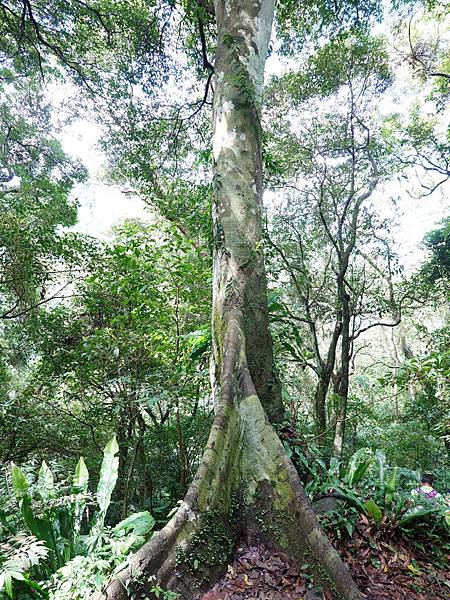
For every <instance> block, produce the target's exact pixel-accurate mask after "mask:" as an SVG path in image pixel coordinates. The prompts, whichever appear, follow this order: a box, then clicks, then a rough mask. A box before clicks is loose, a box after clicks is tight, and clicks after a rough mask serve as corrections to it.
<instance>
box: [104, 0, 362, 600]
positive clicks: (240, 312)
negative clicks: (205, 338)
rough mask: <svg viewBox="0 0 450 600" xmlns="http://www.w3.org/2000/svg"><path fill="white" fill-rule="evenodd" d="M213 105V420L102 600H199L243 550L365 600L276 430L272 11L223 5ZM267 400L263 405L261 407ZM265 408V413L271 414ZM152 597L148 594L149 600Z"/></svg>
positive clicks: (264, 1)
mask: <svg viewBox="0 0 450 600" xmlns="http://www.w3.org/2000/svg"><path fill="white" fill-rule="evenodd" d="M215 9H216V20H217V28H218V45H217V54H216V62H215V76H216V81H215V98H214V148H213V154H214V170H215V173H214V178H215V207H214V224H215V225H214V226H215V243H216V244H215V257H214V298H213V315H212V319H213V331H214V344H213V351H214V359H215V361H214V374H213V375H214V377H213V380H214V383H215V395H216V413H215V418H214V422H213V425H212V429H211V433H210V436H209V440H208V443H207V446H206V449H205V452H204V455H203V459H202V462H201V464H200V466H199V469H198V471H197V474H196V476H195V477H194V480H193V482H192V484H191V486H190V487H189V490H188V492H187V494H186V496H185V498H184V501H183V502H182V504H181V506H180V508H179V510H178V511H177V513H176V514H175V516H174V517H173V518H172V520H171V521H170V522H169V523H168V524H167V525H166V526H165V527H164V528H163V529H162V530H161V531H160V532H159V533H158V534H157V535H155V536H154V537H153V538H152V539H151V540H150V542H148V543H147V544H146V545H144V546H143V547H142V548H141V549H140V550H139V551H138V552H137V553H136V554H135V555H134V557H133V559H132V562H131V565H130V566H129V567H128V568H126V569H124V570H123V571H121V572H120V573H119V574H118V575H117V576H116V578H115V579H114V580H113V581H111V583H110V584H109V586H108V587H107V589H106V590H105V592H104V595H103V598H104V599H108V600H124V599H125V598H127V597H128V594H129V591H127V590H131V593H132V594H133V597H134V598H144V597H146V598H148V597H152V595H151V593H150V589H151V587H152V584H153V581H154V580H153V579H152V577H156V579H157V581H158V582H159V584H160V585H162V586H163V587H165V588H168V589H171V590H174V591H176V592H178V593H179V595H180V597H181V598H182V599H183V600H197V599H198V598H200V596H201V594H202V592H203V591H204V590H205V589H207V588H208V587H209V585H210V584H211V583H212V582H214V581H215V580H216V579H217V578H218V577H219V576H220V575H221V574H222V573H223V572H224V571H225V569H226V565H227V563H228V561H229V560H230V559H231V557H232V555H233V553H234V550H235V546H236V543H237V540H238V539H239V538H245V539H246V540H247V541H249V542H252V541H256V540H258V541H262V542H263V543H266V544H269V545H271V546H273V547H276V548H279V549H283V550H284V551H285V552H287V553H288V554H289V555H290V556H291V558H292V559H293V560H294V561H295V562H296V563H297V564H298V565H299V566H301V565H302V564H303V561H305V560H307V561H308V562H311V563H313V564H315V565H316V566H317V574H318V577H319V578H320V574H323V578H325V579H328V580H329V581H331V584H332V586H333V589H335V590H336V591H337V593H338V594H339V595H340V597H342V598H344V599H346V600H359V599H360V598H362V595H361V594H360V592H359V591H358V590H357V588H356V586H355V584H354V582H353V581H352V579H351V577H350V575H349V573H348V571H347V569H346V567H345V566H344V565H343V563H342V562H341V560H340V558H339V556H338V554H337V553H336V551H335V550H334V549H333V547H332V546H331V544H330V543H329V541H328V540H327V538H326V537H325V536H324V534H323V533H322V531H321V529H320V527H319V525H318V522H317V520H316V517H315V515H314V513H313V512H312V510H311V508H310V507H309V504H308V501H307V499H306V496H305V494H304V492H303V489H302V487H301V484H300V480H299V478H298V475H297V472H296V470H295V468H294V466H293V465H292V463H291V461H290V460H289V458H288V457H287V455H286V453H285V452H284V448H283V446H282V444H281V442H280V440H279V438H278V436H277V434H276V433H275V430H274V429H273V427H272V425H271V424H270V422H269V420H268V418H267V416H266V415H267V414H269V415H270V417H271V418H272V419H273V420H277V419H278V418H280V417H281V416H282V414H283V407H282V404H281V399H280V394H279V384H278V383H277V381H276V378H275V377H274V374H273V368H272V342H271V339H270V334H269V331H268V319H267V297H266V276H265V270H264V261H263V255H262V248H261V210H262V204H261V203H262V183H261V181H262V178H261V144H260V140H261V135H260V119H259V106H260V100H261V89H262V80H263V70H264V64H265V60H266V56H267V51H268V44H269V39H270V32H271V27H272V18H273V10H274V1H273V0H245V1H242V0H241V1H239V2H238V1H237V0H216V2H215ZM258 394H260V395H261V400H262V402H261V401H260V398H259V396H258ZM262 403H263V404H264V407H265V408H266V411H267V412H265V410H264V408H263V406H262ZM146 594H147V595H146Z"/></svg>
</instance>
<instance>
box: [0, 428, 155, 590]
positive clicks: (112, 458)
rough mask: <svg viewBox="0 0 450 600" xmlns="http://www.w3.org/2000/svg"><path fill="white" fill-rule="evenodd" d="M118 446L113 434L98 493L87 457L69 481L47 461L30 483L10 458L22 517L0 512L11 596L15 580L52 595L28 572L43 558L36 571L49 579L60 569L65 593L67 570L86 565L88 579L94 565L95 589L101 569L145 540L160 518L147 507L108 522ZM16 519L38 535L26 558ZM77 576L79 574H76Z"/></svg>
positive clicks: (1, 579)
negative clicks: (59, 481) (18, 553)
mask: <svg viewBox="0 0 450 600" xmlns="http://www.w3.org/2000/svg"><path fill="white" fill-rule="evenodd" d="M118 451H119V447H118V444H117V441H116V438H115V436H114V437H113V438H112V439H111V440H110V441H109V442H108V444H107V445H106V447H105V449H104V452H103V461H102V465H101V468H100V476H99V481H98V485H97V490H96V494H94V495H93V494H90V493H89V492H88V482H89V472H88V469H87V467H86V465H85V462H84V460H83V458H82V457H81V458H80V460H79V461H78V464H77V466H76V468H75V472H74V475H73V478H72V482H71V485H70V486H61V485H56V484H55V481H54V476H53V473H52V471H51V469H50V468H49V467H48V465H47V464H46V463H45V461H44V462H43V463H42V465H41V467H40V469H39V472H38V476H37V479H36V481H35V482H34V483H30V481H29V480H28V477H27V475H26V474H25V472H24V471H23V470H22V469H21V468H20V467H18V466H17V465H15V464H14V463H12V464H11V472H10V477H11V484H12V489H13V492H14V495H15V498H16V504H15V506H16V507H17V512H18V514H19V515H20V518H19V519H17V514H16V515H8V514H7V513H6V512H5V511H3V512H2V515H1V517H2V523H3V529H4V530H5V531H6V532H7V533H8V534H9V539H7V547H8V548H9V549H10V550H9V554H8V553H7V554H5V556H6V559H5V560H4V561H3V562H2V563H0V564H1V568H2V569H3V570H0V583H1V586H0V592H1V590H2V587H3V589H4V591H5V593H6V594H7V595H8V596H9V597H10V598H12V597H13V591H14V590H13V582H14V588H15V587H16V585H20V587H21V588H23V587H24V585H25V584H26V586H28V588H29V589H34V592H35V596H36V593H40V594H41V595H44V597H48V592H46V591H45V590H43V588H42V587H41V586H40V585H38V584H35V583H33V582H32V581H31V580H30V579H29V578H28V577H27V575H26V574H24V573H25V571H26V570H27V568H28V567H29V566H33V565H34V566H37V565H38V563H39V569H38V570H36V574H37V577H38V578H40V579H41V580H45V579H48V578H49V577H50V576H51V574H52V573H55V572H58V575H57V576H56V577H55V579H54V581H55V582H58V584H56V583H55V586H56V588H58V589H59V587H58V586H62V587H61V589H60V592H61V594H62V593H63V591H64V590H65V589H66V588H67V587H68V583H67V577H66V576H67V573H69V572H70V573H72V572H73V574H76V573H78V571H77V569H78V568H80V569H81V571H80V581H81V580H82V579H83V575H82V572H83V571H84V572H85V574H86V573H87V572H90V569H91V570H92V573H95V577H94V576H93V580H92V581H90V582H89V585H91V586H93V588H92V589H94V588H95V589H96V587H97V584H98V585H100V583H99V582H100V581H102V580H103V579H102V573H104V574H105V576H106V574H108V573H110V572H111V570H112V569H113V568H114V566H117V564H118V563H119V562H122V561H123V560H124V559H125V558H126V556H127V555H128V554H129V553H130V552H131V551H132V550H135V549H136V548H138V547H139V546H141V545H142V544H143V543H144V542H145V540H146V537H147V536H148V534H149V532H150V531H151V530H152V529H153V526H154V523H155V521H154V519H153V517H152V516H151V515H150V513H148V512H146V511H144V512H140V513H136V514H132V515H130V516H129V517H128V518H126V519H124V520H123V521H122V522H120V523H119V524H118V525H116V526H115V527H114V528H113V529H111V528H109V527H106V526H105V518H106V514H107V511H108V508H109V506H110V504H111V496H112V493H113V491H114V488H115V486H116V483H117V477H118V469H119V459H118V456H117V453H118ZM94 502H95V504H96V505H97V510H96V511H95V512H94V514H92V513H90V515H88V511H87V510H86V509H87V506H88V504H94ZM12 506H14V505H12ZM88 516H89V518H88ZM12 517H16V519H15V520H14V518H12ZM17 520H18V521H19V523H20V526H21V527H26V528H27V529H28V530H29V532H30V533H31V534H32V536H33V537H26V538H23V539H25V541H26V542H27V543H28V548H29V553H28V554H29V558H28V559H27V558H26V556H27V554H26V552H22V554H23V555H24V559H23V560H22V562H20V561H19V562H18V561H17V558H16V557H15V555H14V553H13V550H14V548H15V544H16V545H17V541H14V540H17V539H22V538H16V537H12V536H13V534H14V533H15V531H14V528H15V526H14V525H13V523H14V522H17ZM82 530H84V531H85V532H86V533H84V534H83V533H82ZM7 537H8V536H7ZM29 540H31V541H32V543H33V544H34V546H33V545H32V544H31V542H28V541H29ZM24 543H25V542H24ZM30 544H31V546H30ZM27 561H28V562H27ZM72 561H73V562H72ZM16 567H17V568H16ZM66 567H67V568H66ZM75 580H77V577H75V579H73V578H72V579H71V581H75ZM19 582H20V583H19ZM86 582H87V579H86ZM77 585H78V584H77ZM80 585H81V583H80ZM86 585H88V583H86ZM33 586H34V587H33ZM36 586H37V587H36ZM69 587H70V586H69ZM80 589H82V586H81V588H80ZM89 589H91V588H89ZM51 590H52V588H51V586H50V593H53V592H52V591H51ZM91 591H92V590H91ZM58 593H59V592H58ZM64 593H65V592H64ZM70 593H71V594H72V596H67V598H69V597H71V598H72V597H73V598H75V596H74V595H73V594H74V593H75V592H74V591H73V590H72V591H71V592H70ZM56 597H58V598H59V597H61V598H63V597H64V596H61V595H59V596H55V598H56ZM80 597H81V596H80Z"/></svg>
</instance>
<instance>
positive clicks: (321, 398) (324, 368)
mask: <svg viewBox="0 0 450 600" xmlns="http://www.w3.org/2000/svg"><path fill="white" fill-rule="evenodd" d="M341 330H342V322H341V318H340V313H339V315H338V319H337V321H336V325H335V327H334V331H333V335H332V337H331V340H330V344H329V346H328V352H327V358H326V361H325V363H323V364H321V365H320V369H319V381H318V382H317V387H316V391H315V394H314V409H315V416H316V426H317V433H318V434H319V435H320V437H319V438H318V442H319V445H320V446H323V445H324V443H325V436H324V435H322V434H324V433H325V431H326V429H327V406H326V402H327V394H328V388H329V387H330V381H331V377H332V375H333V369H334V365H335V363H336V348H337V344H338V341H339V336H340V335H341Z"/></svg>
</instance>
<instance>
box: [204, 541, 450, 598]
mask: <svg viewBox="0 0 450 600" xmlns="http://www.w3.org/2000/svg"><path fill="white" fill-rule="evenodd" d="M339 551H340V553H341V556H342V557H343V558H344V560H345V561H346V562H347V564H348V565H349V568H350V570H351V572H352V575H353V577H354V579H355V581H356V583H357V584H358V587H359V589H360V590H362V591H363V592H364V593H365V594H366V597H367V600H441V599H442V600H448V599H449V598H450V577H449V572H448V569H446V568H445V567H444V566H443V565H442V566H441V567H438V566H436V565H434V564H432V563H430V562H429V561H427V560H426V557H425V556H420V555H418V554H417V552H413V551H412V550H411V548H409V547H407V546H406V545H405V544H403V545H401V544H400V545H397V544H396V545H392V544H388V543H386V542H383V541H379V540H378V541H374V540H373V539H370V538H365V537H364V536H362V535H361V530H359V532H358V535H357V536H356V538H352V540H351V543H347V544H342V545H340V547H339ZM449 558H450V557H449ZM312 579H313V576H312V574H311V571H310V565H308V564H305V565H303V567H302V569H301V571H300V572H299V571H298V569H296V568H295V567H294V566H293V565H292V563H290V561H289V560H288V558H287V556H286V555H284V554H282V553H280V552H273V551H271V550H269V549H267V548H266V547H264V546H246V545H245V544H240V545H239V546H238V548H237V551H236V554H235V558H234V562H233V564H231V565H229V566H228V570H227V572H226V573H225V575H224V576H223V577H222V579H221V580H220V581H218V582H217V583H216V584H215V585H214V587H213V588H212V589H211V590H210V591H208V592H207V593H206V594H204V595H203V597H202V600H242V599H247V600H302V599H305V600H321V599H322V600H333V597H334V596H333V594H331V592H330V591H328V590H325V591H323V592H319V591H316V590H314V588H313V587H312Z"/></svg>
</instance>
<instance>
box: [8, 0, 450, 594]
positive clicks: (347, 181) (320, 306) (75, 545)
mask: <svg viewBox="0 0 450 600" xmlns="http://www.w3.org/2000/svg"><path fill="white" fill-rule="evenodd" d="M444 4H445V3H440V2H424V3H423V2H407V1H404V2H393V3H392V6H391V7H389V6H388V3H381V2H378V1H375V0H367V1H365V2H355V1H344V2H337V3H336V2H328V1H327V0H318V1H316V2H308V3H299V2H292V1H289V2H280V3H278V8H277V15H276V28H277V39H276V42H275V44H274V48H273V49H272V57H271V58H272V60H273V61H274V63H279V64H278V66H277V67H276V68H275V70H276V75H273V76H272V77H270V78H268V81H267V85H266V90H265V104H264V112H263V115H262V126H263V138H262V140H261V143H262V152H263V161H264V178H265V185H266V187H267V189H268V190H269V194H268V196H267V199H268V202H267V214H266V228H265V251H266V257H267V270H268V280H269V287H270V298H269V312H270V317H271V330H272V335H273V338H274V342H275V356H276V367H277V370H278V373H279V375H280V378H281V380H282V385H283V400H284V403H285V406H286V409H287V412H286V420H285V422H283V423H278V424H277V426H278V430H279V433H280V436H281V438H282V439H283V442H284V445H285V448H286V450H287V452H288V453H289V455H290V456H291V457H292V459H293V462H294V464H295V466H296V468H297V470H298V472H299V474H300V475H301V478H302V481H303V483H304V485H305V490H306V492H307V494H308V496H309V498H310V500H311V501H313V502H314V504H316V505H318V504H320V503H322V506H324V507H325V508H324V509H323V511H322V515H321V522H322V525H323V527H324V528H325V530H326V531H327V532H329V533H330V534H331V536H332V537H333V538H334V541H335V542H336V543H337V544H342V543H344V542H345V544H347V546H346V547H350V548H351V547H352V544H353V543H354V545H355V548H356V547H357V546H358V544H359V541H360V539H361V538H364V536H366V538H367V539H371V540H372V541H373V540H375V541H374V542H373V543H375V544H376V547H377V552H379V553H382V552H383V544H388V545H389V544H391V545H392V544H397V543H398V544H406V545H409V547H417V548H419V546H421V548H422V550H421V551H423V552H424V553H426V552H429V553H430V561H434V562H435V564H436V565H438V566H442V564H443V562H444V560H445V558H444V557H445V554H446V553H447V554H448V552H449V547H450V546H449V542H448V531H449V529H448V528H449V527H450V523H449V513H448V508H446V504H445V497H444V493H445V491H446V490H448V489H449V488H450V457H449V449H450V431H449V422H450V387H449V382H450V362H449V358H450V354H449V337H450V336H449V312H448V306H446V300H447V299H448V291H449V285H448V282H449V275H450V221H449V219H448V217H447V218H444V219H443V220H441V221H440V223H437V224H436V225H435V226H434V228H433V229H432V230H430V231H428V233H426V235H425V237H424V240H423V245H422V249H421V251H422V256H421V258H420V259H418V260H416V262H415V264H414V266H413V267H411V266H409V267H408V266H406V265H404V264H403V262H404V249H403V248H402V244H404V241H402V240H401V239H399V237H398V221H399V219H398V214H397V213H399V212H400V207H404V206H405V200H406V201H408V199H411V202H412V199H414V198H417V197H419V198H421V201H422V202H423V203H430V207H431V206H434V205H433V204H432V203H433V202H438V201H439V199H440V198H441V197H442V196H441V194H442V195H443V193H444V190H447V192H448V180H449V176H450V169H449V144H450V138H449V135H450V130H449V129H448V125H447V124H446V118H447V117H448V106H447V102H448V97H449V81H450V75H449V62H448V34H447V36H446V35H441V31H442V30H444V29H445V27H446V25H448V15H447V14H446V9H445V6H444ZM214 18H215V17H214V9H213V6H212V3H210V2H203V1H199V2H197V1H194V0H188V1H186V2H185V1H183V2H177V1H172V0H170V1H169V0H167V1H140V0H126V1H125V0H124V1H122V0H120V1H113V0H95V1H94V0H93V1H90V0H86V2H81V1H78V0H73V1H72V0H68V1H61V0H54V1H52V2H43V1H41V0H30V1H29V0H23V1H22V0H21V1H18V2H14V1H10V0H5V1H4V2H0V58H1V61H0V461H1V472H0V475H1V479H0V598H10V599H12V598H18V599H20V600H27V599H29V598H47V599H49V600H66V599H67V600H69V599H72V600H84V599H87V598H92V594H94V593H95V592H99V591H100V590H101V589H102V587H103V585H104V584H105V582H106V581H107V580H108V578H109V577H110V576H111V574H112V573H113V572H114V571H115V569H117V568H118V567H119V566H120V565H121V564H122V563H123V562H124V561H126V560H127V559H128V557H129V555H130V553H131V552H132V551H133V550H135V549H136V548H138V547H139V546H140V545H142V543H143V542H144V541H145V540H146V539H148V538H149V536H150V535H151V533H150V532H151V531H152V529H153V528H154V527H155V528H159V527H160V526H161V525H163V524H164V523H165V522H166V521H167V518H168V516H169V515H170V514H171V511H172V510H173V509H174V508H175V507H176V506H177V505H178V504H179V502H180V501H181V500H182V498H183V496H184V494H185V492H186V490H187V489H188V486H189V483H190V481H191V480H192V478H193V477H194V475H195V472H196V469H197V467H198V465H199V464H200V461H201V456H202V450H203V448H204V445H205V443H206V440H207V436H208V432H209V429H210V425H211V421H212V415H213V412H214V407H213V406H212V401H211V393H210V379H209V375H210V365H209V361H210V353H211V343H212V342H211V326H210V321H211V294H212V287H213V283H212V282H213V279H214V278H217V277H218V274H217V273H212V261H211V254H212V250H213V246H214V243H215V242H217V240H218V239H220V236H221V232H220V231H219V230H214V231H213V225H212V219H211V214H210V213H211V211H215V210H217V207H216V206H212V207H211V204H212V202H211V195H212V189H213V187H217V186H219V187H220V185H221V182H220V181H216V180H214V181H212V180H211V172H210V163H211V161H212V160H213V157H212V152H211V147H210V146H211V130H212V121H211V115H210V111H209V107H210V105H211V103H212V98H213V94H214V77H213V73H214V67H213V64H212V63H213V58H212V57H213V56H214V50H215V37H214ZM381 31H383V33H381ZM433 36H434V37H433ZM232 43H233V40H232V39H231V40H230V45H231V46H230V47H232ZM405 90H406V91H405ZM243 93H244V95H246V97H248V96H249V95H251V94H253V93H254V90H247V89H246V90H243ZM405 94H406V97H407V101H405V102H404V105H402V101H401V100H403V98H405ZM54 96H56V98H55V97H54ZM59 96H67V98H64V100H63V101H61V100H59V99H58V97H59ZM380 107H383V108H382V109H381V108H380ZM386 107H387V108H386ZM76 120H78V121H76ZM73 121H75V122H78V123H82V124H83V123H84V125H85V126H86V123H88V124H89V125H88V126H90V127H93V128H97V129H98V131H99V136H100V137H101V148H102V151H103V153H104V156H105V161H106V163H107V167H106V171H107V175H104V174H103V175H104V179H105V181H107V182H108V184H109V185H111V186H119V187H120V188H121V189H122V190H123V191H124V193H123V201H124V203H125V202H126V198H127V196H129V195H133V196H134V197H137V198H139V199H140V200H141V201H142V203H143V205H145V206H146V207H147V218H146V219H143V220H138V219H132V220H127V221H123V222H120V223H118V224H117V225H116V227H115V229H114V231H113V232H112V233H111V234H110V235H109V237H108V238H107V239H103V238H102V239H93V238H89V237H88V236H86V235H84V234H83V233H80V231H79V229H76V228H74V226H75V225H76V223H77V210H78V207H79V205H80V204H83V202H86V199H85V198H83V189H86V188H83V187H80V185H79V184H81V183H83V184H84V185H85V186H88V187H89V186H92V187H93V189H95V186H94V184H93V176H92V173H91V175H89V167H90V164H89V162H90V158H89V156H85V157H83V162H84V164H83V163H82V161H81V160H79V159H78V158H75V157H72V156H69V154H68V153H67V152H65V151H64V149H63V148H64V144H63V139H64V131H65V127H66V126H67V124H68V123H70V122H73ZM80 190H81V192H80ZM406 206H407V208H408V204H407V202H406ZM260 250H261V249H260V248H256V249H255V252H259V251H260ZM102 452H103V457H102ZM81 455H82V456H83V457H84V458H79V457H80V456H81ZM423 471H426V472H432V473H433V475H434V476H435V486H436V488H437V489H438V490H439V491H440V492H441V493H442V494H443V497H442V500H441V501H439V502H438V503H430V504H429V505H426V506H419V507H417V506H414V502H413V500H412V497H411V490H412V489H414V488H415V487H417V485H418V484H419V479H420V473H421V472H423ZM89 473H90V474H91V475H89ZM447 498H448V496H447ZM330 502H331V504H330ZM327 503H328V504H327ZM366 538H364V539H366ZM430 548H434V549H433V551H432V552H431V550H430ZM419 550H420V548H419ZM376 560H378V558H377V559H376ZM413 568H415V567H413ZM410 571H411V569H410ZM411 572H412V574H413V575H414V571H411ZM152 591H153V593H155V594H156V595H157V597H164V598H166V599H167V600H171V599H172V598H173V595H171V593H170V592H167V591H165V590H162V589H160V588H159V586H158V584H157V582H156V581H155V582H154V588H153V590H152Z"/></svg>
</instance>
